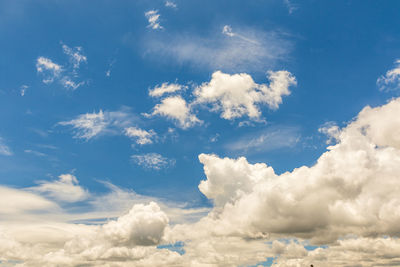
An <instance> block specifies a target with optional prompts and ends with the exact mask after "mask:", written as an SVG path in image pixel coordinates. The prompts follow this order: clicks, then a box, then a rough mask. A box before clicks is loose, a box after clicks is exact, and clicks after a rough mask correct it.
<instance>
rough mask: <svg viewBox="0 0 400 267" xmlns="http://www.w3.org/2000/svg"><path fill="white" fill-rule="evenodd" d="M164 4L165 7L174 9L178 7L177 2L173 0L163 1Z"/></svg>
mask: <svg viewBox="0 0 400 267" xmlns="http://www.w3.org/2000/svg"><path fill="white" fill-rule="evenodd" d="M165 6H166V7H170V8H174V9H176V8H178V6H177V4H176V3H175V2H173V1H168V0H167V1H165Z"/></svg>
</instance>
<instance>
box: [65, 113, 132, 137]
mask: <svg viewBox="0 0 400 267" xmlns="http://www.w3.org/2000/svg"><path fill="white" fill-rule="evenodd" d="M136 119H137V118H136V116H134V115H133V114H132V113H131V112H130V110H129V109H128V108H123V109H121V110H118V111H104V112H103V111H102V110H100V111H99V112H97V113H96V112H93V113H86V114H81V115H79V116H77V117H76V118H75V119H72V120H70V121H62V122H59V123H58V124H59V125H62V126H72V128H73V129H75V135H74V138H79V139H85V140H89V139H92V138H94V137H96V136H99V135H103V134H122V133H123V131H124V129H125V128H127V127H129V126H130V125H131V124H133V123H134V121H136Z"/></svg>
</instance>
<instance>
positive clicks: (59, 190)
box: [29, 174, 89, 202]
mask: <svg viewBox="0 0 400 267" xmlns="http://www.w3.org/2000/svg"><path fill="white" fill-rule="evenodd" d="M58 178H59V179H58V180H56V181H52V182H49V181H39V182H38V184H39V185H37V186H34V187H31V188H29V190H31V191H32V192H38V193H40V194H43V195H45V196H47V197H50V198H52V199H56V200H58V201H61V202H77V201H82V200H85V199H86V198H88V197H89V193H88V191H87V190H86V189H84V188H82V187H81V186H80V185H79V182H78V179H77V178H76V177H75V176H74V175H72V174H61V175H60V176H58Z"/></svg>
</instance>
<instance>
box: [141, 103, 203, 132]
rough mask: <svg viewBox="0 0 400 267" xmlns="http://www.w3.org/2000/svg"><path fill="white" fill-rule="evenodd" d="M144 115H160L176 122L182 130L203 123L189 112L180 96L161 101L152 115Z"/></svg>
mask: <svg viewBox="0 0 400 267" xmlns="http://www.w3.org/2000/svg"><path fill="white" fill-rule="evenodd" d="M144 115H145V116H155V115H160V116H164V117H167V118H169V119H172V120H174V121H176V122H177V124H178V126H179V127H181V128H182V129H187V128H190V127H192V126H194V125H196V124H202V123H203V122H202V121H201V120H199V119H198V118H197V117H196V115H194V114H193V113H192V112H191V110H190V107H189V106H188V104H187V103H186V100H185V99H183V98H182V97H181V96H170V97H166V98H164V99H162V100H161V103H160V104H157V105H156V106H155V107H154V109H153V113H151V114H144Z"/></svg>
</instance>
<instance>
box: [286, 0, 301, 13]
mask: <svg viewBox="0 0 400 267" xmlns="http://www.w3.org/2000/svg"><path fill="white" fill-rule="evenodd" d="M283 2H284V3H285V5H286V7H287V9H288V12H289V14H292V13H293V12H294V11H296V10H297V9H298V6H297V5H295V4H293V3H292V1H291V0H283Z"/></svg>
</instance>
